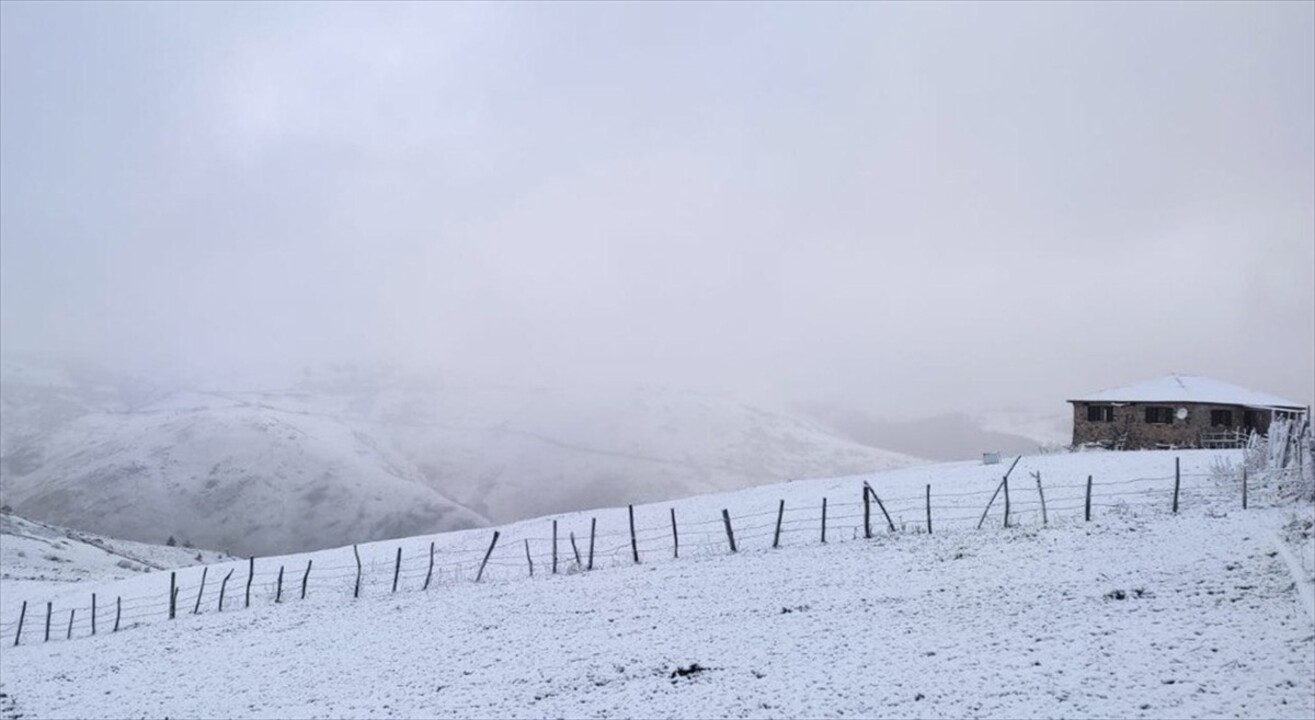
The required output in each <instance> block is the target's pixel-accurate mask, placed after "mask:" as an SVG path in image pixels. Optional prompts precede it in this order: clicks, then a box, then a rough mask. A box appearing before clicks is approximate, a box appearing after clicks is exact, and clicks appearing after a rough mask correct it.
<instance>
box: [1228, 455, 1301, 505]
mask: <svg viewBox="0 0 1315 720" xmlns="http://www.w3.org/2000/svg"><path fill="white" fill-rule="evenodd" d="M1298 452H1300V451H1298ZM1242 509H1243V510H1246V509H1247V467H1246V465H1243V466H1242Z"/></svg>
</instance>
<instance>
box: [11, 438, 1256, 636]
mask: <svg viewBox="0 0 1315 720" xmlns="http://www.w3.org/2000/svg"><path fill="white" fill-rule="evenodd" d="M1219 456H1220V453H1219V452H1217V451H1190V452H1183V453H1177V454H1170V453H1136V454H1130V455H1125V454H1114V453H1094V454H1078V455H1055V456H1039V457H1028V458H1025V459H1023V460H1021V461H1020V463H1019V465H1018V466H1017V467H1016V468H1015V470H1014V473H1013V475H1012V477H1011V480H1010V486H1011V488H1012V494H1011V496H1010V522H1011V523H1012V524H1014V525H1020V524H1021V525H1029V524H1030V525H1035V524H1037V523H1039V522H1040V521H1041V512H1042V511H1041V503H1040V495H1039V494H1038V493H1037V492H1036V488H1035V481H1034V480H1033V478H1032V477H1031V476H1030V475H1029V474H1030V473H1032V472H1037V473H1041V474H1042V477H1043V485H1044V489H1045V495H1046V512H1047V515H1048V519H1050V520H1054V521H1059V520H1061V519H1062V518H1069V519H1072V518H1074V517H1078V518H1080V517H1081V516H1082V515H1083V514H1084V512H1085V503H1086V497H1085V493H1086V482H1085V481H1086V476H1087V475H1095V476H1096V477H1098V478H1099V479H1098V480H1096V481H1094V482H1093V485H1092V488H1093V489H1092V503H1091V504H1092V508H1093V514H1096V515H1099V514H1103V513H1110V512H1116V513H1128V512H1138V511H1145V512H1151V513H1161V512H1168V511H1169V510H1170V508H1171V506H1172V503H1173V486H1174V466H1173V459H1174V458H1175V457H1178V458H1180V459H1181V460H1182V461H1183V463H1182V473H1181V480H1182V481H1183V482H1182V485H1181V488H1180V493H1179V498H1178V502H1179V507H1180V509H1181V510H1182V511H1186V510H1188V509H1197V510H1201V509H1209V508H1216V507H1221V508H1228V507H1231V506H1232V505H1233V504H1234V500H1235V498H1232V497H1229V496H1228V492H1227V491H1225V490H1223V489H1221V488H1220V487H1219V486H1218V484H1217V483H1216V482H1215V480H1214V476H1213V473H1212V470H1211V466H1212V465H1213V464H1214V463H1215V462H1216V460H1217V458H1218V457H1219ZM1151 458H1154V461H1152V460H1151ZM1004 471H1005V468H1004V467H1002V466H998V465H989V466H988V465H979V464H975V463H955V464H946V465H933V466H920V467H915V468H909V469H905V470H899V471H891V472H886V473H878V474H873V475H863V476H853V477H842V478H834V479H829V480H810V481H800V482H794V483H789V484H786V485H774V486H763V487H757V488H750V489H746V490H741V491H738V492H731V493H720V494H713V495H705V496H696V497H690V498H684V499H682V500H679V501H675V502H672V503H664V504H661V505H647V506H638V507H636V508H635V517H636V529H635V538H636V543H635V546H634V547H632V545H631V540H630V537H631V536H630V528H629V516H628V513H627V511H626V509H625V508H610V509H600V510H598V511H593V512H586V513H570V514H563V515H557V516H550V517H544V518H536V519H533V520H527V521H522V522H518V523H512V524H509V525H504V526H501V527H499V528H496V529H497V531H498V533H499V539H498V542H497V544H496V545H495V546H494V547H493V551H492V552H491V553H488V548H489V546H490V539H491V536H492V529H487V530H477V531H475V530H472V531H462V532H452V533H443V534H438V535H426V536H418V537H411V538H404V539H399V540H389V541H379V542H373V543H366V544H361V545H359V546H357V547H355V548H354V547H352V546H347V547H341V548H335V549H332V550H323V551H317V552H312V553H302V554H295V555H281V556H275V557H268V558H264V557H262V558H259V559H258V560H257V561H250V562H245V561H234V562H228V563H220V564H217V565H212V566H211V567H210V569H209V570H208V571H207V572H208V573H209V576H210V577H222V576H223V575H224V574H226V573H227V572H228V571H230V570H231V571H234V572H235V574H236V576H237V578H238V580H240V581H241V583H242V584H245V582H246V577H247V574H248V570H249V569H250V568H252V567H254V569H255V574H254V576H252V578H253V586H254V587H255V591H254V592H255V596H256V597H258V598H261V599H262V601H269V600H272V599H274V597H275V594H276V593H277V592H278V589H277V585H276V583H277V577H278V574H279V568H280V567H282V568H284V569H285V576H286V577H285V582H290V581H288V580H287V578H288V577H292V575H288V574H287V573H288V572H292V573H293V575H296V574H297V573H298V572H300V571H301V570H304V569H305V567H306V564H307V562H308V561H311V562H312V563H313V568H312V573H311V575H310V576H308V583H307V584H308V594H311V595H316V596H322V595H324V594H326V593H327V594H329V595H331V596H337V597H343V596H344V595H346V596H350V595H351V594H353V593H354V584H355V577H356V567H357V566H356V556H357V555H356V554H357V553H359V556H360V558H361V562H362V578H363V592H364V593H367V594H370V593H377V592H379V591H381V590H384V591H388V592H391V582H392V571H393V570H394V566H395V564H396V557H397V555H396V553H397V551H398V550H399V549H401V551H402V555H401V557H402V563H401V571H400V573H399V577H400V580H399V582H400V585H399V587H400V588H402V589H410V590H414V589H416V588H418V587H420V586H422V585H423V583H424V580H425V578H426V577H429V578H430V584H431V585H432V586H438V585H448V584H451V583H461V582H471V581H474V580H475V578H476V577H477V576H479V577H480V578H481V579H482V580H483V581H485V582H503V581H508V582H510V581H518V580H521V579H525V578H527V577H529V569H530V568H529V566H530V564H531V562H532V563H533V565H534V566H535V569H536V573H537V575H539V576H542V575H544V574H545V573H547V574H551V565H552V549H551V548H552V535H551V528H552V526H553V524H554V523H556V525H557V531H558V536H557V547H558V551H557V555H558V567H559V570H561V571H565V570H567V569H570V570H572V571H578V570H580V569H581V568H580V567H577V566H575V552H576V551H579V552H580V553H581V563H582V564H583V565H588V558H589V546H588V543H589V538H590V531H591V528H593V529H594V534H593V538H594V547H593V566H594V567H595V568H597V569H603V568H612V567H621V566H625V565H628V564H631V563H632V562H633V553H634V551H635V549H636V548H637V549H638V551H639V554H640V557H641V560H644V559H648V560H650V561H651V560H653V559H655V558H656V559H667V560H672V559H675V557H674V556H675V555H676V553H677V552H679V553H680V555H681V556H682V557H689V556H700V555H709V554H712V555H718V554H722V553H725V552H727V551H728V539H727V536H726V531H725V527H724V521H723V519H722V517H721V510H722V509H723V508H725V509H728V510H729V514H730V518H731V523H732V532H733V533H734V535H735V539H736V541H737V549H740V550H748V549H760V548H761V547H763V546H764V545H770V544H771V543H772V541H773V540H774V539H775V526H776V518H777V514H778V510H779V505H778V503H779V501H780V500H784V501H785V509H784V512H783V514H782V517H781V538H782V540H781V544H782V545H784V546H793V545H799V544H810V543H812V542H820V540H821V537H822V534H821V532H822V522H821V504H822V499H823V498H827V522H826V533H827V536H826V537H827V541H828V542H831V543H835V542H845V541H850V540H855V539H858V538H859V537H861V536H863V535H864V534H865V533H866V530H865V526H864V517H865V510H864V503H863V500H862V496H863V493H862V488H863V484H864V483H867V484H869V485H870V487H872V488H873V490H874V492H875V493H876V496H877V497H878V498H879V499H880V501H881V502H880V505H878V504H877V503H875V502H873V503H872V504H870V505H869V507H868V508H867V518H868V522H870V524H871V527H872V528H873V529H874V531H877V532H881V533H884V532H887V531H888V529H889V528H888V527H887V520H886V518H887V516H889V523H890V524H894V525H895V527H896V529H897V530H899V531H902V532H920V531H925V523H926V520H925V518H926V515H927V505H926V500H927V495H926V486H927V485H928V484H934V485H935V487H933V489H932V492H931V512H932V524H933V530H934V531H941V532H944V531H947V530H969V529H973V528H975V527H976V526H977V525H978V523H979V522H982V513H983V510H984V509H985V508H986V507H987V504H988V502H990V503H991V511H990V512H989V513H988V518H989V521H990V523H991V525H993V526H997V527H998V526H999V525H1001V524H1002V523H1003V510H1004V506H1005V497H1004V494H1002V493H1000V492H999V486H1000V476H1001V475H1002V474H1003V473H1004ZM1134 472H1136V473H1141V474H1134ZM1256 492H1257V491H1256V490H1255V489H1253V497H1256V495H1254V493H1256ZM672 511H674V512H675V515H676V518H677V533H676V537H675V538H674V539H673V534H672V530H671V524H670V513H671V512H672ZM572 535H573V536H574V539H575V545H574V548H573V547H572V545H571V537H572ZM430 543H433V547H434V565H433V570H432V572H431V570H430V566H429V559H430ZM677 543H678V545H679V548H677V547H676V545H677ZM527 545H528V555H529V560H527V558H526V554H527ZM486 553H488V560H487V563H484V557H485V555H486ZM481 565H484V570H483V574H482V575H479V573H480V571H479V568H480V567H481ZM202 569H203V568H200V567H194V568H189V569H187V570H185V571H182V572H180V573H179V574H178V582H179V585H180V587H182V588H185V590H184V596H186V594H187V593H198V592H200V593H201V596H202V597H203V599H204V591H203V590H202V589H201V587H200V573H201V571H202ZM162 583H167V580H165V579H163V578H160V577H158V576H157V577H154V578H138V579H135V580H131V581H125V582H122V583H117V584H115V585H114V587H113V591H114V592H115V594H119V595H122V596H123V597H125V598H126V599H129V600H130V601H131V603H132V604H133V606H134V607H143V608H145V607H147V606H150V608H151V610H149V611H145V610H143V612H142V613H141V614H140V617H138V616H134V618H133V619H134V620H137V619H141V620H142V621H143V622H150V621H156V620H159V619H161V618H163V617H165V616H167V609H168V592H167V590H162V588H163V587H164V585H162ZM287 587H290V586H289V585H286V584H285V589H286V588H287ZM213 590H214V588H211V591H212V593H213ZM106 591H107V593H108V592H109V591H110V588H109V587H107V588H106ZM78 594H80V595H83V596H85V595H86V592H85V591H84V590H81V589H79V591H78ZM6 595H7V597H6V599H5V607H4V608H3V609H4V610H5V611H7V613H8V615H6V616H5V617H2V618H0V641H2V640H3V639H4V638H5V634H4V633H6V632H12V629H13V626H14V621H13V619H12V617H9V616H10V615H12V614H13V602H14V601H15V600H17V599H19V597H20V596H21V595H23V593H6ZM194 596H195V595H194ZM54 597H55V598H56V599H61V598H64V597H69V594H68V593H57V594H56V595H55V596H54ZM72 597H74V598H76V597H77V595H73V596H72ZM35 599H38V600H40V601H42V602H44V601H46V600H49V599H51V598H50V597H38V598H35ZM74 602H75V604H76V603H77V602H79V601H77V600H75V601H74ZM216 602H217V598H216V597H215V596H213V595H212V596H211V598H210V601H209V602H207V603H206V605H207V606H208V605H210V604H212V603H216ZM230 603H231V600H230ZM59 604H63V603H59ZM84 604H85V603H84ZM227 607H230V608H231V607H232V605H231V604H230V605H227ZM213 609H215V610H217V607H216V608H213ZM89 610H90V606H89V605H88V606H87V607H86V608H84V611H89ZM88 625H89V621H88Z"/></svg>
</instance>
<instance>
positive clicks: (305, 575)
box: [301, 560, 315, 600]
mask: <svg viewBox="0 0 1315 720" xmlns="http://www.w3.org/2000/svg"><path fill="white" fill-rule="evenodd" d="M314 562H315V561H314V560H307V561H306V572H305V573H302V576H301V599H302V600H305V599H306V584H307V583H309V582H310V566H311V564H312V563H314Z"/></svg>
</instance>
